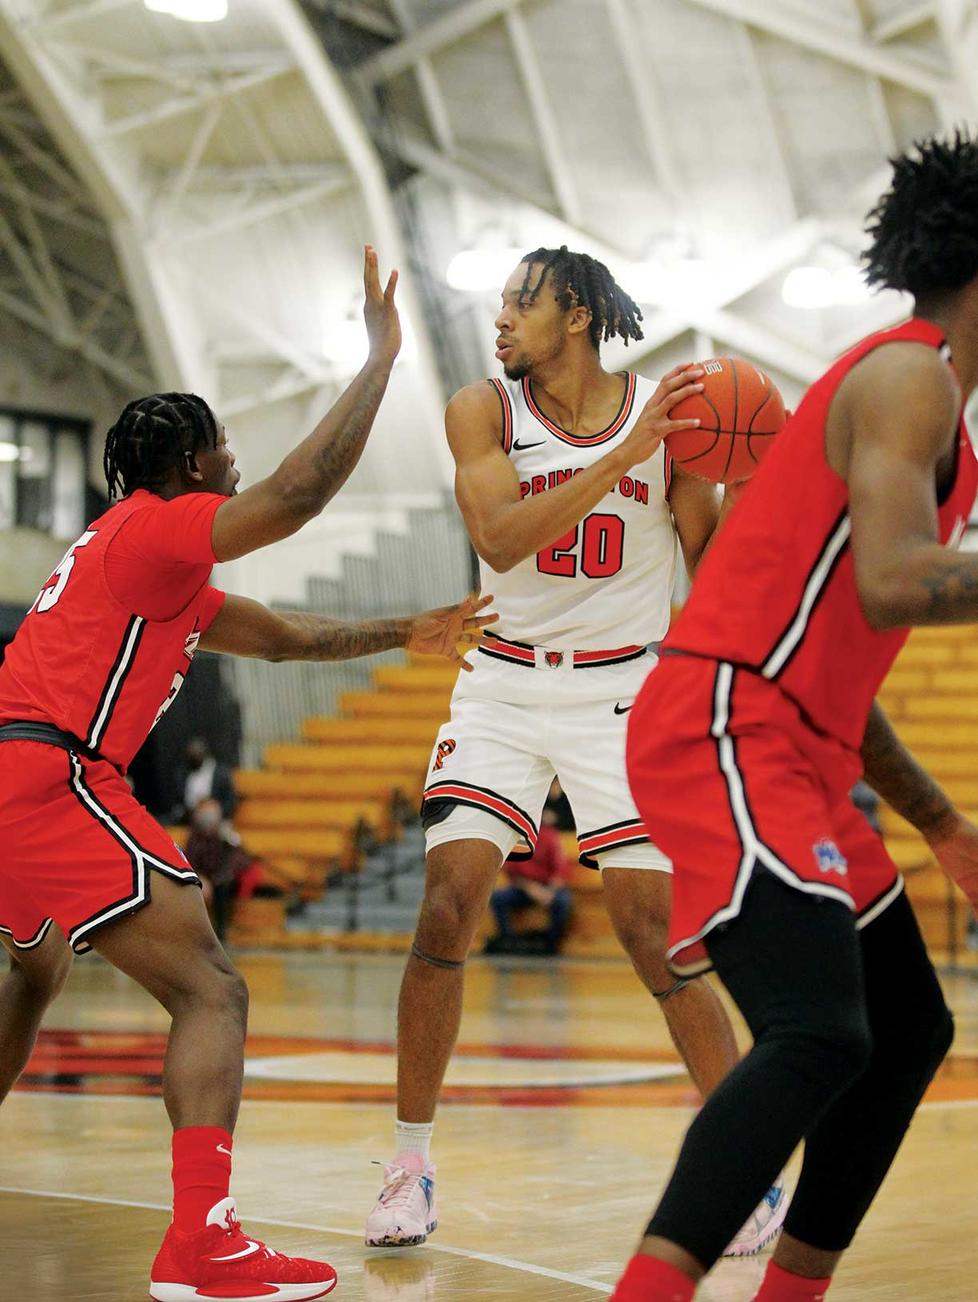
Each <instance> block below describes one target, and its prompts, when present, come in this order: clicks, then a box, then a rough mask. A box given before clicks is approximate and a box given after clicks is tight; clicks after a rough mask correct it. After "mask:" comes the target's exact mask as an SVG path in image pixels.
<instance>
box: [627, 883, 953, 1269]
mask: <svg viewBox="0 0 978 1302" xmlns="http://www.w3.org/2000/svg"><path fill="white" fill-rule="evenodd" d="M707 948H708V951H709V954H710V958H711V959H712V961H713V964H714V966H715V968H716V970H717V973H718V975H719V976H720V978H721V980H722V981H723V983H724V985H725V986H726V987H727V989H728V990H729V992H730V994H731V995H732V996H733V999H734V1000H735V1002H736V1004H737V1006H738V1008H739V1009H740V1011H741V1012H742V1013H743V1015H744V1017H745V1019H746V1021H747V1024H748V1026H749V1027H750V1029H751V1032H752V1034H753V1036H754V1047H753V1048H752V1049H751V1051H750V1053H749V1054H748V1055H747V1057H746V1058H745V1059H744V1060H743V1062H741V1063H740V1065H739V1066H738V1067H737V1068H736V1070H734V1071H733V1072H732V1073H731V1074H730V1076H728V1077H727V1079H726V1080H725V1081H724V1082H723V1084H722V1085H721V1086H720V1087H719V1088H718V1089H717V1090H716V1092H715V1093H714V1094H713V1095H712V1096H711V1097H710V1099H709V1100H708V1101H707V1102H706V1104H705V1105H704V1107H703V1109H702V1111H701V1112H700V1113H699V1115H698V1116H697V1118H696V1120H695V1121H694V1122H693V1124H692V1125H691V1126H690V1128H689V1131H688V1132H687V1135H686V1139H685V1141H684V1143H683V1148H682V1152H681V1154H680V1157H679V1162H678V1164H677V1167H676V1170H675V1172H674V1173H673V1176H672V1179H671V1180H670V1182H669V1185H668V1187H667V1189H666V1192H665V1194H664V1195H663V1198H662V1202H661V1203H660V1205H659V1209H658V1211H657V1212H656V1214H655V1216H654V1217H653V1219H652V1221H651V1223H650V1224H649V1228H648V1231H647V1233H648V1234H652V1235H657V1236H659V1237H662V1238H665V1239H669V1240H670V1241H671V1242H673V1243H677V1244H679V1246H680V1247H682V1248H685V1249H686V1251H687V1252H689V1253H691V1254H692V1255H693V1256H694V1257H695V1258H696V1260H697V1261H699V1262H700V1263H701V1265H702V1266H703V1267H704V1268H705V1269H709V1268H710V1267H711V1266H712V1265H713V1263H714V1262H715V1261H716V1260H717V1258H718V1257H719V1256H720V1255H721V1254H722V1253H723V1251H724V1249H725V1248H726V1246H727V1244H728V1243H729V1242H730V1240H731V1239H732V1238H733V1236H734V1235H735V1234H736V1232H737V1231H738V1230H739V1229H740V1227H741V1226H742V1225H743V1224H744V1222H745V1221H746V1220H747V1218H748V1216H749V1215H750V1214H751V1212H752V1211H753V1210H754V1208H755V1207H756V1206H757V1204H758V1203H759V1202H760V1201H761V1199H762V1198H763V1196H764V1194H765V1193H766V1192H767V1190H768V1188H769V1187H770V1186H771V1184H772V1183H773V1182H774V1180H775V1179H776V1178H777V1175H778V1172H779V1171H781V1169H782V1168H783V1167H784V1165H785V1163H786V1162H787V1161H788V1159H789V1157H790V1156H791V1154H792V1152H793V1151H794V1149H795V1147H796V1146H797V1144H798V1143H799V1142H800V1141H801V1140H803V1139H804V1140H805V1157H804V1163H803V1166H802V1172H801V1178H800V1180H799V1184H798V1188H797V1190H796V1191H795V1195H794V1199H793V1201H792V1205H791V1209H790V1211H789V1213H788V1217H787V1220H786V1222H785V1229H786V1231H787V1232H788V1233H789V1234H791V1235H793V1236H794V1237H795V1238H797V1239H800V1240H801V1241H802V1242H803V1243H807V1244H809V1245H811V1246H812V1247H815V1248H819V1249H822V1250H824V1251H828V1252H841V1251H842V1250H843V1249H845V1248H847V1247H848V1246H849V1244H850V1243H851V1242H852V1239H853V1236H854V1235H855V1233H856V1230H857V1228H858V1226H859V1223H860V1222H861V1220H862V1218H863V1216H864V1215H865V1214H866V1211H867V1209H868V1207H869V1205H870V1203H871V1202H872V1201H873V1198H874V1197H875V1196H876V1192H877V1190H878V1189H879V1187H880V1185H881V1184H882V1182H883V1179H884V1177H885V1175H886V1173H887V1171H888V1170H889V1168H890V1165H891V1163H892V1161H893V1158H894V1157H895V1155H896V1152H897V1150H898V1148H899V1147H900V1144H901V1142H902V1140H903V1136H904V1135H905V1133H906V1131H907V1127H908V1126H909V1124H910V1120H911V1118H912V1117H913V1114H914V1112H915V1111H916V1108H917V1105H918V1103H919V1102H920V1100H921V1098H922V1097H923V1094H924V1091H925V1090H926V1088H927V1085H928V1084H929V1082H930V1081H931V1079H932V1078H933V1076H934V1073H935V1072H936V1071H937V1068H938V1067H939V1065H940V1063H941V1061H942V1060H943V1058H944V1056H945V1054H946V1053H947V1051H948V1049H949V1048H950V1045H951V1040H952V1038H953V1031H954V1026H953V1022H952V1020H951V1014H950V1013H949V1012H948V1009H947V1006H946V1004H945V1002H944V997H943V995H942V993H941V988H940V985H939V984H938V981H937V976H936V974H935V972H934V969H933V967H932V965H931V962H930V959H929V958H928V956H927V951H926V949H925V948H924V943H923V941H922V939H921V937H920V932H919V930H918V928H917V922H916V919H915V917H914V915H913V911H912V909H911V908H910V905H909V903H908V902H907V899H906V896H900V897H899V898H898V899H897V901H896V902H895V903H894V904H891V905H890V907H889V908H888V909H886V910H885V911H884V912H883V913H882V914H881V915H880V917H879V918H877V919H876V920H875V921H874V922H871V923H870V924H869V925H868V926H867V927H865V928H864V929H863V930H862V931H859V932H857V931H856V927H855V919H854V917H853V914H852V913H851V912H850V911H849V909H847V908H846V907H845V905H843V904H840V903H837V902H835V901H832V900H827V899H824V898H822V897H818V896H811V895H804V894H802V892H801V891H799V890H797V889H795V888H794V887H790V886H787V885H785V884H784V883H783V882H781V881H779V880H778V879H777V878H776V877H774V876H772V875H771V874H769V873H767V872H766V871H764V870H763V869H762V870H758V871H757V872H756V873H755V877H754V879H753V880H752V882H751V884H750V886H749V888H748V891H747V897H746V899H745V901H744V905H743V908H742V910H741V913H740V916H739V917H738V918H736V919H735V920H734V921H733V922H731V923H730V924H729V925H728V926H726V927H724V928H722V929H720V928H718V929H717V930H716V931H715V932H714V933H713V934H712V936H711V937H710V938H709V939H708V941H707Z"/></svg>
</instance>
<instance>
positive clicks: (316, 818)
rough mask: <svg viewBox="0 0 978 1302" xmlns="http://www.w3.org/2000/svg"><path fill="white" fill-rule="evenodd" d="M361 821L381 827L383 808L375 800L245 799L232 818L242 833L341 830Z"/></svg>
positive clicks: (385, 814)
mask: <svg viewBox="0 0 978 1302" xmlns="http://www.w3.org/2000/svg"><path fill="white" fill-rule="evenodd" d="M361 821H362V822H364V823H366V824H367V825H368V826H370V827H373V828H381V827H383V826H384V825H385V824H386V822H387V809H386V807H385V805H384V804H383V803H382V802H381V801H379V800H360V801H355V800H330V801H319V800H261V799H259V800H246V801H245V802H244V803H243V804H242V805H241V807H240V808H239V809H238V810H237V811H236V813H235V815H234V822H235V826H236V827H238V828H240V829H241V832H242V834H245V832H246V830H247V829H251V828H254V827H295V828H310V829H311V828H314V827H315V828H319V827H325V828H333V829H335V830H339V831H344V830H349V828H351V827H355V826H356V824H357V823H359V822H361Z"/></svg>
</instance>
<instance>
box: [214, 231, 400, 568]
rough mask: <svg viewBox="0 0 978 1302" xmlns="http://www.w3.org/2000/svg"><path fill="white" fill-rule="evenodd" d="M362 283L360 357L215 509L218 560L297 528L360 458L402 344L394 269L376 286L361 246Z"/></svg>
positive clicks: (371, 255) (373, 264) (370, 253)
mask: <svg viewBox="0 0 978 1302" xmlns="http://www.w3.org/2000/svg"><path fill="white" fill-rule="evenodd" d="M363 283H364V294H365V303H364V309H363V314H364V319H365V321H366V324H367V335H368V338H369V341H370V351H369V356H368V358H367V361H366V364H365V365H364V367H363V369H362V370H361V371H360V373H359V375H357V377H356V378H355V379H354V380H353V382H352V383H351V384H350V385H349V387H348V388H347V389H346V390H345V391H344V392H343V393H342V394H341V396H340V398H339V399H338V400H337V402H336V403H335V404H334V405H333V406H332V407H331V408H330V410H329V411H328V412H327V413H326V415H325V416H324V417H323V419H322V420H321V421H320V422H319V424H318V425H317V426H316V428H315V429H314V430H313V432H312V433H311V434H310V435H309V437H308V438H307V439H305V440H304V441H303V442H302V443H300V444H299V446H298V447H297V448H296V449H295V450H294V451H293V452H290V453H289V455H288V456H287V457H286V458H285V460H284V461H283V462H282V464H281V465H280V466H279V467H278V469H277V470H274V471H273V472H272V473H271V474H270V475H269V476H268V478H267V479H263V480H261V482H260V483H257V484H255V485H254V486H253V487H252V488H248V489H245V491H244V492H243V493H239V494H238V495H237V496H236V497H231V498H229V499H228V500H227V501H226V502H224V503H222V505H221V506H220V507H219V508H218V511H217V513H216V515H215V516H214V525H213V531H212V542H213V546H214V555H215V556H216V557H217V559H218V560H219V561H229V560H233V559H234V558H235V557H236V556H244V555H246V554H247V553H248V552H253V551H257V549H258V548H259V547H266V546H268V544H269V543H273V542H278V541H279V539H281V538H288V537H289V535H290V534H294V533H296V532H297V531H298V530H299V529H301V528H302V526H303V525H304V524H306V523H308V521H309V520H312V519H313V518H314V517H315V516H317V515H318V514H319V513H320V511H322V509H323V507H324V506H325V505H326V503H327V502H328V501H329V500H330V498H332V497H334V496H335V495H336V493H337V492H339V490H340V489H341V488H342V487H343V485H344V484H345V483H346V481H347V479H348V478H349V476H350V473H351V471H352V470H353V468H354V467H355V466H356V464H357V462H358V461H359V460H360V454H361V453H362V452H363V449H364V446H365V445H366V442H367V435H368V434H369V433H370V429H371V426H372V425H373V422H374V417H375V416H376V415H377V409H378V408H379V407H380V403H381V399H382V398H383V396H384V393H385V391H386V389H387V382H388V380H389V379H390V373H391V367H392V366H393V365H394V360H395V358H396V357H397V354H398V352H399V350H400V347H401V327H400V322H399V320H398V315H397V308H396V307H395V305H394V290H395V287H396V285H397V272H396V271H393V272H391V276H390V280H389V281H388V282H387V288H386V289H384V290H381V287H380V278H379V275H378V269H377V254H376V253H375V252H374V250H373V249H372V248H370V247H369V246H368V247H367V248H366V250H365V251H364V272H363Z"/></svg>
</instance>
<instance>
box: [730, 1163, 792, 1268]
mask: <svg viewBox="0 0 978 1302" xmlns="http://www.w3.org/2000/svg"><path fill="white" fill-rule="evenodd" d="M788 1202H789V1199H788V1194H787V1191H786V1190H785V1187H784V1175H783V1174H782V1175H779V1176H778V1179H777V1181H776V1183H775V1184H773V1185H772V1186H771V1188H770V1189H769V1190H768V1191H767V1193H766V1194H765V1195H764V1199H763V1201H762V1202H761V1204H760V1205H759V1206H758V1208H757V1210H756V1211H754V1212H753V1213H752V1214H751V1216H750V1217H749V1218H748V1220H747V1224H746V1225H745V1226H744V1227H743V1229H742V1230H741V1231H740V1232H739V1233H738V1234H736V1235H734V1238H733V1242H732V1243H731V1244H730V1246H729V1247H728V1248H727V1250H726V1252H725V1253H724V1254H723V1255H724V1256H725V1257H753V1256H756V1255H757V1253H759V1252H763V1250H764V1249H765V1248H766V1247H767V1246H768V1244H769V1243H770V1242H771V1241H772V1240H773V1239H775V1238H776V1237H777V1235H778V1234H779V1233H780V1231H781V1226H782V1225H783V1224H784V1218H785V1216H787V1214H788Z"/></svg>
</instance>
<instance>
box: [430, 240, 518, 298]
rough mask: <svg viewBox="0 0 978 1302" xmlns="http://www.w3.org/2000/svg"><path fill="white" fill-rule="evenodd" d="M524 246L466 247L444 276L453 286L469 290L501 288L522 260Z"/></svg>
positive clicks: (479, 291) (474, 292)
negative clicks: (504, 247) (516, 247)
mask: <svg viewBox="0 0 978 1302" xmlns="http://www.w3.org/2000/svg"><path fill="white" fill-rule="evenodd" d="M525 252H526V250H525V249H514V248H509V249H500V248H496V249H463V250H462V251H461V252H460V253H456V254H455V257H454V258H452V260H451V262H450V263H449V264H448V270H447V271H446V272H445V279H446V280H447V281H448V283H449V285H450V286H451V287H452V289H461V290H465V291H466V292H467V293H470V294H486V293H489V292H490V291H491V290H496V291H499V290H501V289H502V287H503V285H505V284H506V281H507V279H508V277H509V274H510V272H511V271H512V270H513V268H514V267H515V266H517V264H518V263H519V261H520V259H521V258H522V257H523V254H524V253H525Z"/></svg>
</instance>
